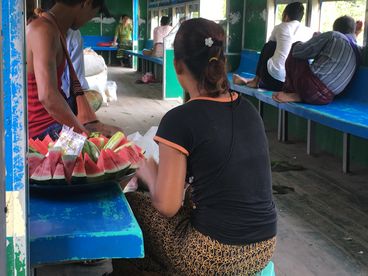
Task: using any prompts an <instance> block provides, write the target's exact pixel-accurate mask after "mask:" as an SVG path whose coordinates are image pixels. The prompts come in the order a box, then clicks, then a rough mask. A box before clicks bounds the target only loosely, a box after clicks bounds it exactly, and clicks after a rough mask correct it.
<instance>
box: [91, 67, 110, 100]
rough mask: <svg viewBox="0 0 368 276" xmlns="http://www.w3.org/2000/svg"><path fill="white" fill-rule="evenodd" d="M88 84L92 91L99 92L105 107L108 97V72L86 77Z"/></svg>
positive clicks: (104, 71)
mask: <svg viewBox="0 0 368 276" xmlns="http://www.w3.org/2000/svg"><path fill="white" fill-rule="evenodd" d="M86 80H87V82H88V86H89V88H90V89H92V90H96V91H98V92H99V93H100V94H101V96H102V100H103V102H104V104H105V105H107V96H106V93H105V91H106V83H107V70H103V71H102V72H101V73H99V74H97V75H94V76H89V77H86Z"/></svg>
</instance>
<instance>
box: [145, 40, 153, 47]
mask: <svg viewBox="0 0 368 276" xmlns="http://www.w3.org/2000/svg"><path fill="white" fill-rule="evenodd" d="M152 48H153V40H152V39H147V40H146V42H145V44H144V49H152Z"/></svg>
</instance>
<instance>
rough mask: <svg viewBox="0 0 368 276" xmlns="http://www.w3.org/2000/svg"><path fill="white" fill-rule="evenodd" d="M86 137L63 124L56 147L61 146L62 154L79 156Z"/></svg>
mask: <svg viewBox="0 0 368 276" xmlns="http://www.w3.org/2000/svg"><path fill="white" fill-rule="evenodd" d="M86 139H87V138H86V137H85V136H83V135H81V134H79V133H76V132H74V131H73V128H70V127H68V126H66V125H63V128H62V130H61V132H60V137H59V139H58V140H57V141H56V143H55V145H54V148H61V151H62V155H75V156H79V154H80V153H81V152H82V149H83V145H84V142H85V141H86Z"/></svg>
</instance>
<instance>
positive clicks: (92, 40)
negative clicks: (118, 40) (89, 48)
mask: <svg viewBox="0 0 368 276" xmlns="http://www.w3.org/2000/svg"><path fill="white" fill-rule="evenodd" d="M113 40H114V37H113V36H99V35H84V36H83V41H84V44H85V45H97V43H99V42H111V41H113Z"/></svg>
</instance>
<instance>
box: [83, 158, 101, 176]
mask: <svg viewBox="0 0 368 276" xmlns="http://www.w3.org/2000/svg"><path fill="white" fill-rule="evenodd" d="M84 168H85V169H86V175H87V177H98V176H101V175H103V174H104V169H103V168H100V167H98V166H97V164H96V163H95V162H94V161H93V160H92V159H91V158H90V157H89V156H88V154H87V153H85V154H84Z"/></svg>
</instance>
